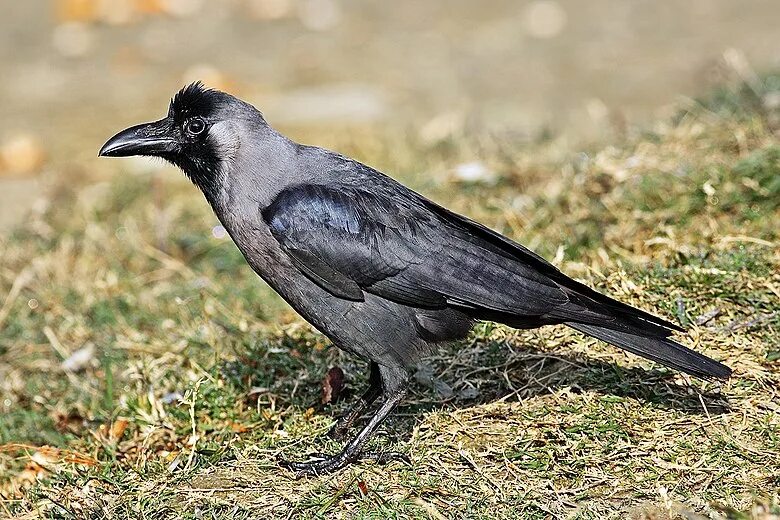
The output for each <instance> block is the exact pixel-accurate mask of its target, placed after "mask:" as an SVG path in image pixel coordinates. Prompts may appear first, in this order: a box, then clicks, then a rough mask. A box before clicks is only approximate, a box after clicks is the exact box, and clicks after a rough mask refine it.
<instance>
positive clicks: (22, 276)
mask: <svg viewBox="0 0 780 520" xmlns="http://www.w3.org/2000/svg"><path fill="white" fill-rule="evenodd" d="M30 280H32V271H31V270H30V269H23V270H22V271H21V272H20V273H19V274H18V275H17V276H16V278H15V279H14V283H13V284H11V290H10V291H8V296H6V297H5V301H4V302H3V306H2V307H0V329H2V328H3V322H4V321H5V319H6V318H7V317H8V315H9V314H10V313H11V306H12V305H13V304H14V302H15V301H16V298H18V297H19V294H20V293H21V292H22V289H24V286H25V285H27V284H28V283H30Z"/></svg>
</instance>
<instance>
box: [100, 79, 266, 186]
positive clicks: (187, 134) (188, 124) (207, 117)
mask: <svg viewBox="0 0 780 520" xmlns="http://www.w3.org/2000/svg"><path fill="white" fill-rule="evenodd" d="M247 116H249V117H254V118H257V119H258V120H259V121H262V116H261V115H260V113H259V112H258V111H257V110H256V109H254V107H252V106H251V105H248V104H246V103H244V102H243V101H240V100H239V99H237V98H235V97H233V96H231V95H229V94H226V93H224V92H220V91H218V90H213V89H207V88H205V87H204V86H203V85H202V84H201V83H200V82H196V83H193V84H191V85H188V86H186V87H184V88H183V89H182V90H181V91H179V92H178V93H177V94H176V95H175V96H174V97H173V99H172V100H171V104H170V108H169V109H168V115H167V116H165V117H164V118H163V119H160V120H159V121H154V122H152V123H144V124H141V125H136V126H133V127H130V128H128V129H126V130H122V131H121V132H119V133H118V134H116V135H115V136H114V137H112V138H111V139H109V140H108V142H106V144H104V145H103V147H102V148H101V149H100V153H99V155H100V156H106V157H127V156H131V155H144V156H151V157H160V158H162V159H165V160H166V161H169V162H171V163H173V164H175V165H176V166H178V167H180V168H181V169H182V170H184V173H186V174H187V176H188V177H189V178H190V179H191V180H192V182H194V183H195V184H196V185H198V186H199V187H200V188H201V189H202V190H203V192H204V193H205V194H206V195H207V196H209V195H213V192H214V190H215V189H216V183H217V182H218V179H219V176H220V175H221V173H222V170H223V167H224V165H225V164H226V162H227V161H229V160H230V158H231V157H232V155H234V154H235V150H236V148H237V146H238V143H239V139H238V136H237V131H236V128H235V127H236V125H237V124H239V122H240V121H241V120H245V119H247Z"/></svg>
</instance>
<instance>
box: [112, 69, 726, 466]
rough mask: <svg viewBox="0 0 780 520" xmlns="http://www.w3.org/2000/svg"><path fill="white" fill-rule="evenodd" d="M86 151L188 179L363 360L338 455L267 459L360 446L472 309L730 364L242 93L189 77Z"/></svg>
mask: <svg viewBox="0 0 780 520" xmlns="http://www.w3.org/2000/svg"><path fill="white" fill-rule="evenodd" d="M99 155H100V156H110V157H124V156H132V155H142V156H153V157H160V158H162V159H164V160H166V161H168V162H170V163H172V164H174V165H176V166H178V167H179V168H180V169H182V170H183V171H184V173H185V174H186V176H187V177H188V178H189V179H190V180H191V181H192V182H193V183H194V184H195V185H196V186H197V187H198V188H200V190H201V191H202V192H203V195H204V196H205V198H206V200H207V201H208V203H209V204H210V205H211V207H212V209H213V211H214V213H215V214H216V216H217V217H218V218H219V220H220V222H221V223H222V225H223V226H224V228H225V229H226V230H227V232H228V233H229V234H230V237H231V238H232V239H233V241H234V242H235V244H236V245H237V246H238V249H239V250H240V251H241V253H242V254H243V255H244V258H245V259H246V261H247V263H248V264H249V265H250V266H251V267H252V269H253V270H254V271H255V272H256V273H257V274H258V275H259V276H260V277H261V278H262V279H263V280H265V282H267V283H268V285H270V286H271V287H272V288H273V289H274V290H275V291H276V292H278V293H279V294H280V295H281V296H282V298H284V299H285V300H286V301H287V303H289V304H290V306H292V308H293V309H295V310H296V311H297V312H298V313H299V314H300V315H301V316H302V317H303V318H304V319H306V320H307V321H308V322H309V323H311V324H312V325H313V326H314V327H315V328H316V329H318V330H319V331H320V332H322V333H323V334H324V335H325V336H327V337H328V338H329V339H330V340H331V341H332V342H333V344H334V345H336V346H337V347H339V348H341V349H343V350H345V351H347V352H349V353H352V354H354V355H356V356H358V357H360V358H362V359H364V360H367V361H368V363H369V368H370V376H369V387H368V389H367V390H366V392H365V394H364V395H363V396H362V397H361V398H360V399H359V400H358V401H357V402H356V403H355V405H354V406H353V407H352V408H351V409H350V410H349V411H348V412H347V413H346V414H345V415H344V416H343V417H341V418H340V419H338V420H337V421H336V422H335V424H334V426H333V427H332V429H331V430H330V432H329V434H330V435H331V437H333V438H336V439H341V438H344V437H345V436H346V434H347V433H348V431H349V429H350V428H351V426H352V424H353V422H354V421H355V420H356V419H357V418H358V417H360V416H361V415H362V414H363V413H365V412H366V411H367V410H368V409H369V408H371V407H372V405H373V404H374V402H375V401H377V399H378V398H379V397H380V396H381V397H382V398H383V399H382V400H381V405H379V406H377V407H376V409H375V411H374V413H373V415H371V416H370V419H369V420H368V422H367V423H366V424H365V426H364V427H363V428H362V429H361V430H360V431H359V433H357V435H355V436H354V437H353V438H352V439H351V440H349V441H348V442H347V443H346V444H345V446H344V448H343V449H342V451H341V452H339V453H337V454H334V455H317V456H315V457H313V458H311V459H309V460H306V461H302V462H291V461H280V462H281V464H282V465H283V466H284V467H287V468H289V469H291V470H293V471H295V472H296V473H298V474H309V475H321V474H325V473H329V472H333V471H336V470H339V469H341V468H344V467H345V466H347V465H349V464H352V463H355V462H357V461H360V460H363V459H374V460H378V461H379V462H385V461H387V460H390V459H393V458H399V457H401V458H403V456H402V455H400V454H397V453H371V452H367V451H364V447H365V445H366V442H367V441H368V440H369V438H370V437H371V435H372V434H373V433H374V432H375V430H376V429H377V427H378V426H379V425H380V424H381V423H382V421H383V420H384V419H385V418H386V417H387V416H388V414H389V413H390V412H391V411H392V410H393V409H394V408H395V407H396V405H397V404H398V403H399V401H401V400H402V398H403V397H404V394H405V392H406V389H407V387H408V386H409V383H410V374H411V372H412V371H413V370H414V368H415V366H416V365H417V364H418V362H420V360H421V359H422V358H423V357H424V356H426V355H428V354H430V353H431V352H432V350H433V349H434V348H436V346H437V345H439V344H442V343H447V342H452V341H455V340H459V339H462V338H464V337H466V335H467V334H468V333H469V331H470V330H471V328H472V325H473V324H474V323H475V321H477V320H484V321H493V322H499V323H503V324H506V325H508V326H510V327H514V328H518V329H532V328H536V327H540V326H543V325H555V324H564V325H567V326H569V327H571V328H573V329H576V330H578V331H580V332H582V333H584V334H587V335H588V336H593V337H595V338H598V339H600V340H603V341H606V342H607V343H611V344H613V345H616V346H618V347H620V348H622V349H625V350H627V351H628V352H631V353H633V354H638V355H639V356H642V357H645V358H647V359H650V360H652V361H655V362H657V363H660V364H662V365H666V366H667V367H671V368H673V369H676V370H679V371H682V372H685V373H687V374H691V375H693V376H696V377H699V378H704V379H707V378H718V379H726V378H728V377H729V376H730V375H731V370H730V369H729V368H728V367H727V366H725V365H723V364H721V363H719V362H717V361H714V360H712V359H710V358H708V357H706V356H704V355H702V354H699V353H697V352H694V351H692V350H690V349H688V348H686V347H684V346H682V345H680V344H679V343H677V342H675V341H674V340H672V339H670V335H671V334H672V332H673V331H683V329H682V328H681V327H679V326H677V325H675V324H673V323H670V322H668V321H666V320H664V319H661V318H658V317H656V316H654V315H652V314H650V313H648V312H645V311H643V310H640V309H636V308H634V307H631V306H629V305H626V304H624V303H621V302H619V301H617V300H614V299H612V298H610V297H608V296H605V295H603V294H601V293H599V292H596V291H595V290H593V289H591V288H590V287H588V286H586V285H584V284H582V283H580V282H577V281H576V280H573V279H572V278H569V277H568V276H566V275H565V274H563V273H562V272H561V271H559V270H558V269H557V268H556V267H555V266H553V265H552V264H550V263H549V262H547V261H546V260H545V259H544V258H542V257H541V256H539V255H537V254H536V253H534V252H533V251H531V250H529V249H528V248H526V247H524V246H522V245H520V244H518V243H516V242H514V241H512V240H510V239H509V238H507V237H505V236H503V235H501V234H499V233H496V232H495V231H492V230H490V229H489V228H487V227H485V226H483V225H481V224H479V223H477V222H475V221H473V220H470V219H468V218H466V217H464V216H461V215H458V214H456V213H453V212H451V211H449V210H447V209H446V208H444V207H442V206H440V205H438V204H436V203H434V202H432V201H430V200H428V199H427V198H425V197H423V196H422V195H420V194H419V193H416V192H414V191H412V190H411V189H409V188H407V187H405V186H403V185H402V184H400V183H399V182H397V181H395V180H394V179H392V178H390V177H388V176H386V175H385V174H383V173H381V172H379V171H377V170H375V169H373V168H371V167H369V166H366V165H364V164H361V163H360V162H358V161H356V160H353V159H350V158H348V157H345V156H343V155H339V154H337V153H335V152H332V151H329V150H325V149H323V148H318V147H315V146H308V145H303V144H298V143H296V142H294V141H292V140H290V139H288V138H287V137H285V136H283V135H282V134H280V133H279V132H277V131H276V130H274V129H273V128H272V127H271V126H269V125H268V123H266V120H265V118H264V117H263V115H262V114H261V112H260V111H259V110H257V109H256V108H255V107H254V106H252V105H250V104H248V103H246V102H244V101H242V100H240V99H238V98H236V97H233V96H231V95H229V94H227V93H224V92H221V91H218V90H214V89H208V88H205V87H204V86H203V85H202V84H201V83H199V82H197V83H193V84H191V85H188V86H186V87H184V88H183V89H182V90H181V91H179V92H178V93H177V94H176V95H175V96H174V97H173V99H172V100H171V103H170V107H169V110H168V114H167V116H166V117H164V118H163V119H160V120H159V121H155V122H152V123H145V124H141V125H137V126H133V127H131V128H128V129H126V130H123V131H121V132H119V133H118V134H116V135H115V136H114V137H112V138H111V139H109V140H108V142H106V144H105V145H103V147H102V148H101V150H100V153H99Z"/></svg>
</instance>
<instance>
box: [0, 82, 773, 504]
mask: <svg viewBox="0 0 780 520" xmlns="http://www.w3.org/2000/svg"><path fill="white" fill-rule="evenodd" d="M778 96H780V84H778V79H777V78H771V77H770V78H766V79H765V80H764V81H763V82H762V83H761V84H754V85H752V86H748V87H742V88H731V89H723V90H722V91H721V92H719V93H717V94H716V95H714V96H712V97H710V98H708V99H707V100H705V101H702V102H691V104H690V106H688V107H687V109H686V110H682V111H681V112H680V116H679V117H678V118H676V120H675V121H674V122H664V123H659V124H658V126H657V128H654V129H652V131H650V132H647V133H644V134H641V135H636V136H629V137H627V138H626V139H625V142H624V143H623V144H621V145H620V146H618V147H608V148H604V149H601V150H594V151H592V152H589V153H580V154H572V153H571V152H570V151H568V150H569V149H568V148H567V147H566V146H564V145H561V143H558V142H556V141H542V142H538V143H530V144H524V145H521V146H515V145H513V144H512V143H511V141H510V140H509V139H507V138H501V137H495V138H491V139H485V140H474V139H469V138H467V137H465V133H466V132H465V131H463V130H461V131H458V130H456V131H455V132H454V133H450V134H448V135H446V136H443V137H441V138H440V139H437V140H435V142H433V141H431V140H424V139H420V138H417V137H415V136H412V137H410V136H409V135H407V134H405V133H403V132H400V131H399V132H398V133H397V134H392V132H389V131H383V133H382V134H381V135H379V134H376V133H372V132H367V131H365V130H364V129H360V130H355V129H353V130H352V131H347V132H346V133H342V134H339V136H338V137H334V136H335V133H332V132H331V133H327V134H326V133H323V134H320V133H318V132H316V131H309V132H310V133H303V135H304V136H307V137H308V140H309V141H316V142H318V143H322V144H327V145H331V146H333V147H337V148H338V149H340V150H341V151H344V152H345V153H349V154H353V155H357V156H359V157H360V158H361V159H363V160H365V161H367V162H369V163H370V164H373V165H376V166H378V167H380V168H381V169H384V170H386V171H389V172H393V173H394V174H396V175H397V176H400V177H403V178H404V179H405V180H407V181H408V182H410V183H412V184H413V185H415V186H416V187H418V188H420V189H421V190H423V191H424V192H425V193H427V194H430V195H432V196H433V197H434V198H436V199H437V200H439V201H442V202H445V203H446V204H447V205H449V206H450V207H453V208H455V209H458V210H460V211H463V212H465V213H468V214H470V215H472V216H474V217H476V218H478V219H480V220H482V221H483V222H485V223H487V224H489V225H491V226H492V227H494V228H496V229H499V230H501V231H503V232H505V233H507V234H509V235H511V236H513V237H515V238H518V239H520V240H521V241H523V242H524V243H526V244H528V245H529V246H531V247H533V248H535V249H537V250H538V251H539V252H541V253H543V254H545V255H546V256H548V257H550V258H555V261H556V262H557V263H558V264H559V265H560V266H561V267H562V268H563V269H564V270H565V271H566V272H568V273H570V274H572V275H575V276H577V277H579V278H581V279H583V280H584V281H586V282H588V283H590V284H592V285H594V286H597V287H599V288H600V289H601V290H603V291H605V292H607V293H609V294H612V295H614V296H616V297H618V298H620V299H623V300H625V301H628V302H630V303H632V304H635V305H639V306H641V307H644V308H646V309H650V310H656V311H657V312H659V313H661V314H663V315H666V316H668V317H670V318H673V319H675V320H678V321H680V322H682V323H684V324H686V326H688V327H690V332H689V337H688V338H685V340H684V341H685V342H686V343H688V344H690V345H692V346H693V347H694V348H696V349H697V350H700V351H702V352H705V353H707V354H709V355H711V356H714V357H715V358H717V359H720V360H723V361H724V362H726V363H728V364H729V365H730V366H732V367H733V368H734V370H735V377H734V378H733V379H732V380H731V381H729V382H727V383H724V384H713V383H708V384H705V383H701V382H697V381H691V380H690V379H689V378H687V377H686V376H681V375H679V374H676V373H672V372H670V371H667V370H664V369H661V368H659V367H658V366H655V365H652V364H651V363H648V362H645V361H643V360H640V359H637V358H635V357H632V356H629V355H626V354H623V353H621V352H619V351H617V350H616V349H614V348H611V347H608V346H606V345H604V344H598V343H596V342H594V341H591V340H588V339H585V338H583V337H582V336H580V335H578V334H576V333H574V332H571V331H569V330H565V329H563V328H546V329H542V330H538V331H524V332H518V331H513V330H509V329H506V328H503V327H494V326H492V325H490V324H483V325H480V326H478V327H477V328H476V330H475V331H474V333H473V334H472V336H471V338H470V339H469V340H468V341H466V342H462V343H459V344H457V345H455V346H453V347H452V348H449V349H446V350H444V351H442V352H441V353H439V354H438V355H437V356H436V357H434V358H432V359H431V360H430V361H429V364H428V365H427V366H424V367H421V370H420V372H419V374H418V375H419V377H418V379H419V381H420V383H421V384H419V385H417V386H416V387H415V388H414V391H413V393H412V395H411V396H410V398H409V399H408V400H407V401H406V403H405V404H404V406H403V407H402V408H401V409H400V410H399V412H398V413H397V414H396V415H395V416H394V418H393V419H392V420H391V421H389V423H388V424H387V426H386V428H385V430H384V432H385V435H382V436H380V437H379V438H378V439H377V440H376V441H375V442H376V443H377V444H379V445H388V446H393V447H395V448H398V449H401V450H405V451H407V452H408V453H409V454H410V456H411V459H412V465H411V466H406V465H402V464H391V465H389V466H385V467H377V466H372V465H370V464H366V465H362V466H355V467H352V468H349V469H347V470H345V471H343V472H341V473H339V474H337V475H333V476H328V477H325V478H321V479H303V480H294V479H293V478H292V477H291V475H289V474H288V473H286V472H285V471H282V470H280V469H279V468H278V467H277V466H276V465H275V463H274V458H275V456H277V455H278V454H284V455H285V456H286V457H301V456H303V455H305V454H306V453H308V452H312V451H322V450H335V449H337V448H338V445H336V444H334V443H332V442H330V441H327V440H325V439H324V438H323V437H321V436H320V434H322V433H324V432H325V431H326V430H327V428H328V426H329V424H330V422H331V420H332V417H333V415H334V414H336V413H338V411H339V410H341V409H343V407H344V406H345V404H344V403H345V402H347V401H349V399H350V398H351V397H354V394H355V393H356V392H359V391H360V390H361V388H362V385H363V384H364V383H365V377H364V374H363V372H364V370H365V368H364V366H363V364H362V363H361V362H359V361H357V360H354V359H349V358H348V357H347V356H345V355H343V354H341V353H340V352H338V351H337V350H336V349H334V348H332V347H330V346H328V345H327V344H326V342H325V341H324V339H323V338H322V337H321V336H319V335H317V334H315V333H313V332H312V331H311V330H310V329H309V328H308V326H306V325H305V324H304V323H302V322H301V321H300V320H299V318H297V317H295V316H294V315H293V314H292V313H291V312H290V311H289V310H287V309H286V307H284V305H283V304H282V303H281V302H280V301H279V300H278V298H277V297H275V296H274V295H273V294H271V293H270V291H269V290H268V289H267V288H266V287H264V286H263V285H262V284H261V283H260V281H259V280H258V279H257V278H256V277H255V276H254V275H253V274H252V273H251V272H250V270H249V269H248V268H247V267H245V265H244V263H243V260H242V259H241V257H240V254H239V253H238V252H237V251H236V249H235V248H234V246H233V245H232V244H230V243H229V242H228V241H226V240H225V239H219V238H215V237H213V236H212V233H211V229H212V227H213V226H214V225H215V224H216V222H215V220H214V218H213V216H212V215H211V214H210V213H209V211H208V209H207V208H206V205H205V203H204V202H203V201H202V200H200V197H199V196H197V195H196V193H195V191H194V189H193V188H191V187H189V186H187V185H186V184H185V183H184V181H181V180H171V181H169V180H165V181H162V180H161V178H162V177H163V176H164V178H165V179H168V178H172V179H174V178H175V179H178V177H175V176H171V175H168V173H169V172H167V171H166V172H162V173H163V174H164V175H162V174H161V173H154V174H148V173H147V174H137V175H132V174H125V175H122V176H119V177H118V178H116V179H114V180H111V181H104V180H100V179H95V178H88V177H85V178H78V179H70V180H69V181H68V182H67V183H60V184H59V185H58V186H57V187H56V189H55V190H54V191H53V194H52V196H51V198H50V200H49V201H48V204H47V205H46V206H45V207H43V206H40V207H38V209H37V210H36V212H34V214H33V215H32V216H31V217H30V219H29V220H28V222H27V223H26V224H25V225H24V226H23V227H21V228H20V229H19V230H17V231H16V232H15V233H14V234H13V235H12V236H10V237H7V238H3V239H0V294H4V295H6V296H5V298H4V299H3V298H0V485H1V486H2V491H1V492H2V496H3V497H4V498H3V499H2V501H0V515H7V516H11V517H19V518H32V517H37V516H46V517H54V518H87V517H93V518H100V517H106V518H109V517H115V518H125V517H132V518H258V517H288V518H289V517H295V518H298V517H304V518H312V517H328V518H388V517H390V518H407V517H413V518H437V519H438V518H456V517H457V518H462V517H474V518H549V517H557V518H605V517H617V518H625V517H633V518H654V519H655V518H677V517H679V518H710V517H712V518H777V515H780V510H778V500H779V498H778V488H780V365H779V364H778V362H779V361H778V360H779V359H780V348H779V347H778V344H779V343H780V333H779V331H778V329H779V328H780V314H778V312H780V303H778V302H780V274H778V273H780V252H779V251H778V248H777V241H778V236H777V222H778V221H780V220H779V219H780V180H779V179H780V147H778V146H777V144H776V133H775V132H776V131H777V128H778V119H777V118H778V113H777V108H776V105H777V103H776V101H777V99H778ZM393 135H395V137H393ZM327 139H331V141H330V142H329V141H327ZM474 157H478V158H480V160H482V161H484V163H485V164H486V165H487V166H488V168H489V169H491V170H493V171H494V172H495V173H496V179H495V182H494V183H488V184H463V183H458V182H457V181H456V180H454V178H453V177H452V176H451V175H450V174H449V173H448V172H450V171H452V169H453V167H454V166H455V165H456V164H458V163H459V162H460V161H462V160H466V159H473V158H474ZM150 192H151V193H152V194H151V195H150ZM336 365H337V366H340V367H341V368H343V369H344V371H345V373H346V374H347V378H348V388H347V395H345V396H344V397H343V398H342V400H341V401H340V402H339V403H337V404H336V405H334V406H325V407H323V406H322V405H320V404H319V395H320V382H321V380H322V376H323V374H324V373H325V372H326V371H327V369H328V367H330V366H336ZM63 366H70V368H71V369H72V370H70V371H66V370H64V369H63ZM431 373H432V374H433V376H431V375H430V374H431ZM41 446H51V447H52V448H49V449H40V447H41ZM772 515H775V516H772Z"/></svg>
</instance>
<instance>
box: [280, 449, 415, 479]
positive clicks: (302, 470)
mask: <svg viewBox="0 0 780 520" xmlns="http://www.w3.org/2000/svg"><path fill="white" fill-rule="evenodd" d="M277 460H278V463H279V465H280V466H281V467H283V468H285V469H289V470H290V471H292V472H294V473H295V476H296V478H301V477H304V476H314V477H317V476H320V475H327V474H328V473H334V472H336V471H338V470H340V469H343V468H345V467H347V466H349V465H350V464H354V463H356V462H361V461H364V460H371V461H374V462H376V463H377V464H387V463H388V462H391V461H394V460H397V461H401V462H405V463H406V464H411V463H412V462H411V460H409V457H408V456H407V455H406V454H404V453H400V452H396V451H366V452H363V453H357V454H354V455H350V454H348V453H344V452H341V453H338V454H336V455H326V454H324V453H310V454H309V460H306V461H302V462H295V461H290V460H286V459H283V458H279V459H277Z"/></svg>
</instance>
